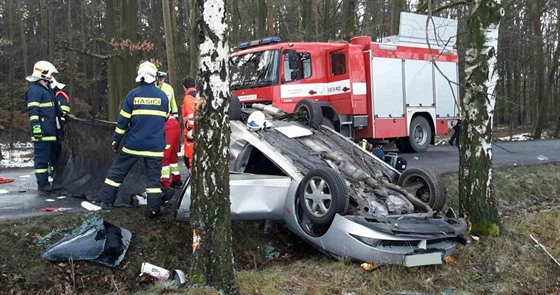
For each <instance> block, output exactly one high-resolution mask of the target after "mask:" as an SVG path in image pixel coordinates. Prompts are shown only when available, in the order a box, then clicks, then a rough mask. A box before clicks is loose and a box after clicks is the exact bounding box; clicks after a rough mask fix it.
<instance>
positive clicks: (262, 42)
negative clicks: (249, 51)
mask: <svg viewBox="0 0 560 295" xmlns="http://www.w3.org/2000/svg"><path fill="white" fill-rule="evenodd" d="M280 41H282V40H281V39H280V37H267V38H263V39H260V40H253V41H250V42H243V43H239V45H237V48H239V49H245V48H249V47H255V46H259V45H265V44H271V43H278V42H280Z"/></svg>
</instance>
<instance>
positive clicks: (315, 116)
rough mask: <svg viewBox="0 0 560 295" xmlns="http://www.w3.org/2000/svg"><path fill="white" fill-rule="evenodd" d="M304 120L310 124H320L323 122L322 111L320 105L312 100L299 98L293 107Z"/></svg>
mask: <svg viewBox="0 0 560 295" xmlns="http://www.w3.org/2000/svg"><path fill="white" fill-rule="evenodd" d="M294 112H295V113H298V114H299V115H300V116H301V117H303V118H304V120H305V121H306V122H305V123H306V124H308V125H311V124H312V123H314V124H317V125H321V124H322V123H323V111H321V106H319V104H318V103H317V102H315V101H313V100H308V99H304V100H300V101H299V102H298V103H297V104H296V107H295V109H294Z"/></svg>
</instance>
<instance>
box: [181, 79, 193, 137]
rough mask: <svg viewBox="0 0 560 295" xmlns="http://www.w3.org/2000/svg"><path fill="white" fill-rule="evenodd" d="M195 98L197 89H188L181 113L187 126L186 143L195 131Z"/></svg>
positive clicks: (185, 131)
mask: <svg viewBox="0 0 560 295" xmlns="http://www.w3.org/2000/svg"><path fill="white" fill-rule="evenodd" d="M195 96H196V88H194V87H191V88H188V89H186V90H185V96H183V107H182V109H181V113H182V114H183V124H184V125H185V130H184V133H185V141H187V138H188V133H189V132H193V131H194V112H195V108H196V105H195Z"/></svg>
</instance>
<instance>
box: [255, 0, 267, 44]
mask: <svg viewBox="0 0 560 295" xmlns="http://www.w3.org/2000/svg"><path fill="white" fill-rule="evenodd" d="M266 16H267V9H266V2H265V0H257V38H263V37H265V35H266V32H267V30H266Z"/></svg>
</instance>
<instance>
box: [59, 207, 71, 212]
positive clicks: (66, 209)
mask: <svg viewBox="0 0 560 295" xmlns="http://www.w3.org/2000/svg"><path fill="white" fill-rule="evenodd" d="M68 210H72V208H66V207H64V208H58V209H56V211H57V212H63V211H68Z"/></svg>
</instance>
